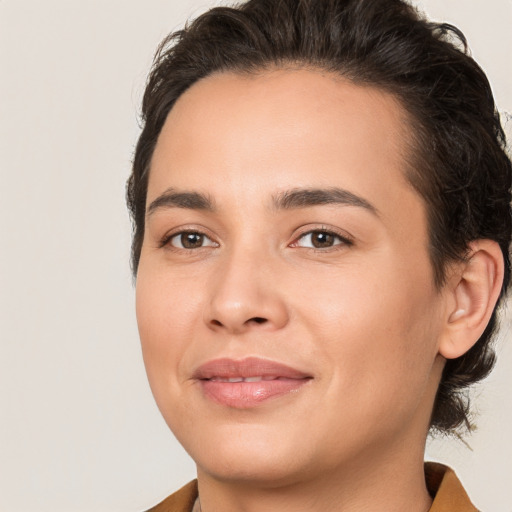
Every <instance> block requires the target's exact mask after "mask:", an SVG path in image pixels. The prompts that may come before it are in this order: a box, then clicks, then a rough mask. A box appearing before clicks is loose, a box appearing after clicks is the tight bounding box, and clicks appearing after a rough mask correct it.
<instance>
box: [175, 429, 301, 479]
mask: <svg viewBox="0 0 512 512" xmlns="http://www.w3.org/2000/svg"><path fill="white" fill-rule="evenodd" d="M238 427H239V428H236V426H232V427H231V428H226V429H225V432H224V433H223V434H224V435H219V433H217V435H215V433H213V432H211V431H210V432H208V431H206V432H204V433H203V434H202V435H190V436H184V437H183V436H180V435H179V433H175V434H176V437H177V438H178V440H179V441H180V443H182V445H183V446H184V447H185V449H186V450H187V452H188V453H189V455H190V456H191V457H192V459H193V460H194V461H195V463H196V465H197V467H198V473H205V474H208V475H210V476H211V477H213V478H215V479H217V480H222V481H231V482H238V483H240V484H243V483H247V484H249V483H250V484H251V485H254V484H257V485H259V486H268V487H273V486H277V485H283V484H286V483H287V482H288V481H289V482H292V481H296V480H297V477H298V476H299V475H300V473H301V468H304V467H307V466H308V464H307V460H306V459H307V456H306V454H305V453H304V452H302V453H301V450H298V449H297V446H300V443H297V442H294V440H295V439H294V436H288V438H287V436H286V435H285V434H286V433H285V432H283V433H282V435H281V436H279V435H276V432H275V430H274V431H273V432H269V433H268V434H266V433H265V432H264V431H262V430H264V429H262V428H255V427H254V426H253V427H251V426H249V425H239V426H238ZM240 427H241V428H240ZM190 434H191V433H190ZM299 456H300V457H301V458H299ZM302 459H304V460H302Z"/></svg>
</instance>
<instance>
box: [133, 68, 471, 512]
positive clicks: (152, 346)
mask: <svg viewBox="0 0 512 512" xmlns="http://www.w3.org/2000/svg"><path fill="white" fill-rule="evenodd" d="M409 130H410V128H409V123H408V121H407V116H406V115H405V113H404V111H403V110H402V108H401V106H400V105H399V103H398V102H397V101H396V100H395V99H394V98H393V97H392V96H390V95H388V94H386V93H384V92H381V91H379V90H377V89H375V88H370V87H361V86H357V85H353V84H351V83H349V82H347V81H344V80H342V79H340V78H339V77H334V76H332V75H327V74H323V73H321V72H319V71H313V70H304V69H302V70H273V71H268V72H265V73H260V74H258V75H251V76H239V75H235V74H231V73H224V74H217V75H214V76H210V77H208V78H205V79H203V80H201V81H200V82H198V83H196V84H195V85H193V86H192V87H191V88H190V89H189V90H188V91H187V92H186V93H185V94H183V95H182V96H181V97H180V98H179V99H178V101H177V103H176V104H175V106H174V107H173V109H172V110H171V112H170V114H169V116H168V119H167V121H166V123H165V126H164V127H163V130H162V132H161V134H160V137H159V139H158V143H157V146H156V149H155V152H154V155H153V160H152V165H151V174H150V179H149V187H148V196H147V204H148V205H151V204H152V203H153V202H154V201H155V200H157V199H158V198H159V197H161V196H162V194H165V193H166V191H169V189H170V188H171V187H172V189H173V191H175V192H194V193H199V194H203V195H204V196H207V197H208V198H209V199H210V200H211V202H212V203H213V205H214V210H213V211H208V210H205V209H203V208H198V207H197V206H198V205H197V204H195V205H194V204H189V205H188V207H185V206H187V205H183V204H181V206H172V205H167V206H165V205H162V204H160V206H158V204H154V208H152V209H151V211H148V215H147V222H146V233H145V238H144V243H143V247H142V253H141V259H140V266H139V269H138V277H137V318H138V324H139V330H140V336H141V342H142V348H143V354H144V361H145V365H146V368H147V373H148V377H149V381H150V384H151V388H152V391H153V393H154V396H155V399H156V401H157V404H158V406H159V408H160V410H161V412H162V414H163V416H164V418H165V420H166V421H167V423H168V425H169V427H170V428H171V430H172V431H173V432H174V434H175V435H176V437H177V438H178V440H179V441H180V442H181V443H182V444H183V446H184V447H185V449H186V450H187V451H188V452H189V453H190V455H191V456H192V458H193V459H194V461H195V462H196V464H197V468H198V479H199V489H200V498H201V505H202V510H203V512H216V511H222V512H229V511H238V512H240V511H261V510H265V511H268V512H271V511H274V510H276V511H277V510H280V511H283V510H294V511H320V510H321V511H331V510H337V511H362V510H365V511H366V510H368V511H369V510H380V511H387V510H389V511H394V512H396V511H404V512H405V511H407V512H411V511H412V512H415V511H416V512H421V511H426V510H428V508H429V507H430V504H431V499H430V497H429V495H428V493H427V491H426V488H425V483H424V477H423V451H424V443H425V437H426V434H427V430H428V425H429V417H430V413H431V410H432V405H433V400H434V396H435V392H436V389H437V386H438V382H439V379H440V375H441V371H442V368H443V365H444V361H445V359H444V357H442V354H441V353H440V351H441V349H440V347H441V346H442V344H443V343H445V344H447V346H449V343H448V342H445V341H444V340H446V339H451V340H453V339H455V338H450V336H448V335H447V324H448V323H449V318H450V315H452V314H454V312H455V311H459V313H458V315H459V316H458V317H457V320H459V317H460V316H461V313H460V310H461V308H460V307H459V306H458V304H459V303H460V302H461V301H460V300H458V298H459V299H460V297H458V296H457V293H459V292H456V291H454V290H455V286H453V285H452V284H450V283H452V281H449V282H448V284H447V285H446V286H445V287H444V288H443V289H441V290H438V289H436V288H435V286H434V284H433V272H432V266H431V263H430V260H429V256H428V251H427V245H428V237H427V222H426V214H425V206H424V203H423V201H422V199H421V197H420V196H419V195H418V194H417V193H416V192H415V191H414V190H413V189H412V187H411V186H410V185H409V184H408V182H407V181H406V179H405V177H404V174H405V172H406V167H405V165H406V164H405V158H404V154H405V152H406V151H407V150H408V149H407V148H408V145H407V144H408V132H409ZM332 187H338V188H340V189H343V190H345V191H348V192H350V193H351V194H353V195H356V196H358V197H359V198H361V199H362V200H364V202H367V203H368V204H369V205H371V208H368V207H364V206H361V205H357V204H355V205H354V204H318V205H304V206H301V207H294V208H288V209H286V208H278V207H276V204H275V202H276V197H280V195H281V196H282V194H284V193H286V192H287V191H290V190H291V189H293V190H298V189H326V188H327V189H329V188H332ZM190 206H192V207H190ZM314 230H316V231H315V232H316V233H317V234H318V232H325V231H328V232H331V233H333V234H334V235H333V237H332V238H330V239H329V240H330V241H331V243H332V245H331V246H330V247H329V246H327V247H320V248H315V247H312V238H311V234H310V233H311V231H314ZM187 231H189V232H190V231H193V232H200V233H203V234H204V235H205V237H204V238H202V246H200V247H198V248H189V249H187V248H182V247H179V244H180V241H181V240H182V239H181V237H180V233H182V232H187ZM308 233H309V234H308ZM200 240H201V239H200ZM466 288H468V287H466ZM256 319H257V320H256ZM450 346H451V345H450ZM452 348H453V347H452ZM441 352H442V351H441ZM455 352H457V350H455V349H454V351H453V355H454V356H456V355H457V354H456V353H455ZM249 356H255V357H260V358H265V359H271V360H273V361H278V362H280V363H284V364H286V365H289V366H292V367H294V368H296V369H299V370H301V371H303V372H305V373H307V374H308V375H311V376H312V379H311V380H310V381H309V382H308V383H307V385H305V386H303V387H301V389H299V390H298V391H297V392H295V393H289V394H287V395H285V396H281V397H278V398H275V399H270V400H267V401H264V402H262V403H261V404H260V405H258V406H257V407H253V408H249V409H236V408H231V407H226V406H222V405H219V404H217V403H215V402H213V401H212V400H210V399H208V398H207V397H205V395H204V393H203V392H202V388H201V385H200V383H198V381H197V380H196V379H194V378H193V374H194V371H195V370H196V369H197V368H198V366H200V365H201V364H204V363H205V362H207V361H210V360H212V359H216V358H220V357H229V358H233V359H242V358H245V357H249Z"/></svg>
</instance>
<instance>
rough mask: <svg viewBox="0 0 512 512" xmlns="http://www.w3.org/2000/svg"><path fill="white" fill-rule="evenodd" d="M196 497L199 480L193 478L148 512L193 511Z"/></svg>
mask: <svg viewBox="0 0 512 512" xmlns="http://www.w3.org/2000/svg"><path fill="white" fill-rule="evenodd" d="M196 498H197V480H193V481H192V482H189V483H188V484H187V485H185V486H184V487H182V488H181V489H180V490H179V491H176V492H175V493H174V494H171V495H170V496H168V497H167V498H165V500H163V501H162V502H160V503H159V504H158V505H155V506H154V507H152V508H150V509H149V510H148V511H147V512H192V508H193V507H194V502H195V501H196Z"/></svg>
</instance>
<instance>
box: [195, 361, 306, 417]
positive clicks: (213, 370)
mask: <svg viewBox="0 0 512 512" xmlns="http://www.w3.org/2000/svg"><path fill="white" fill-rule="evenodd" d="M259 377H262V380H257V381H256V382H244V381H242V382H227V379H238V378H249V379H251V378H252V379H257V378H259ZM194 378H196V379H197V380H198V381H199V382H200V384H201V388H202V390H203V392H204V395H205V396H206V397H208V398H210V399H211V400H213V401H214V402H217V403H218V404H221V405H226V406H228V407H233V408H236V409H249V408H251V407H255V406H256V405H258V404H260V403H261V402H264V401H265V400H268V399H270V398H277V397H279V396H283V395H286V394H288V393H291V392H293V391H297V390H298V389H299V388H300V387H302V386H303V385H304V384H306V383H307V382H309V381H310V380H311V378H312V377H311V376H310V375H307V374H305V373H303V372H301V371H299V370H295V369H294V368H291V367H289V366H286V365H284V364H281V363H276V362H274V361H269V360H266V359H259V358H256V357H249V358H246V359H243V360H239V361H236V360H233V359H215V360H213V361H210V362H208V363H206V364H204V365H202V366H200V367H199V368H198V369H197V371H196V372H195V374H194Z"/></svg>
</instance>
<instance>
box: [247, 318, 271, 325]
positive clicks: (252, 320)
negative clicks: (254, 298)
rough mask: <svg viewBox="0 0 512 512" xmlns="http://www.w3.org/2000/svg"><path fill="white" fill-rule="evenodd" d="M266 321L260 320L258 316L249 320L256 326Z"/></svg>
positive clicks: (264, 319)
mask: <svg viewBox="0 0 512 512" xmlns="http://www.w3.org/2000/svg"><path fill="white" fill-rule="evenodd" d="M266 321H267V319H266V318H262V317H260V316H255V317H254V318H250V319H249V322H255V323H257V324H264V323H265V322H266Z"/></svg>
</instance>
